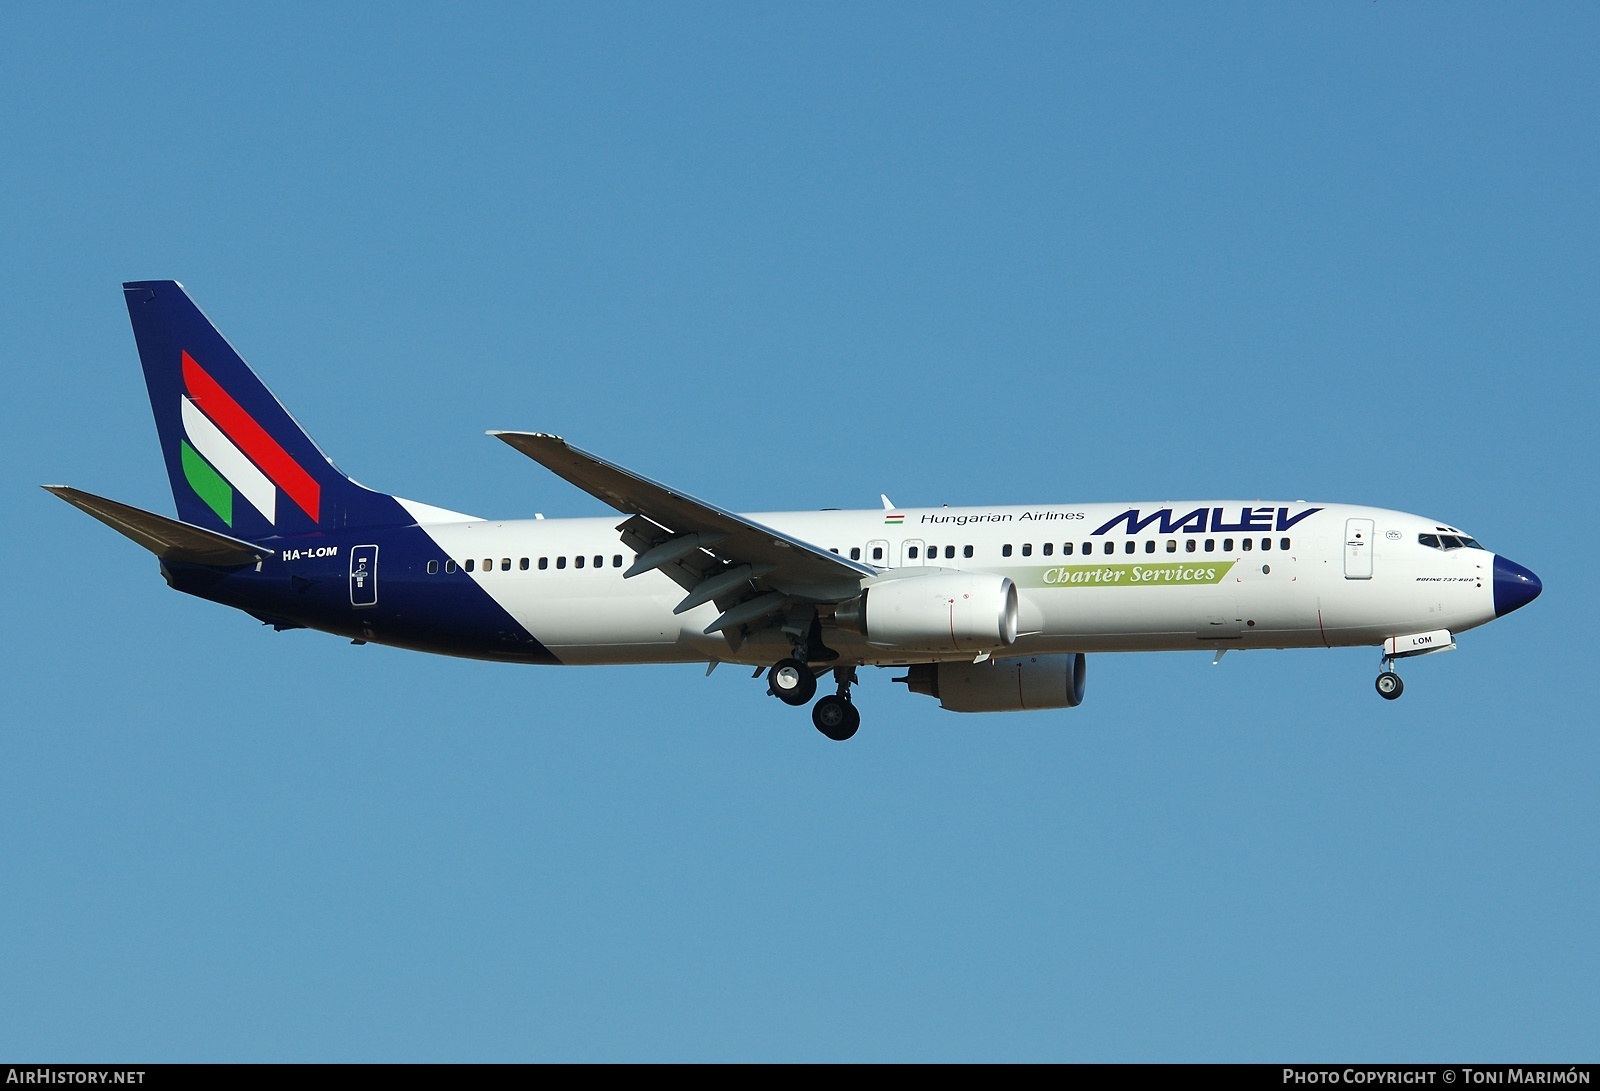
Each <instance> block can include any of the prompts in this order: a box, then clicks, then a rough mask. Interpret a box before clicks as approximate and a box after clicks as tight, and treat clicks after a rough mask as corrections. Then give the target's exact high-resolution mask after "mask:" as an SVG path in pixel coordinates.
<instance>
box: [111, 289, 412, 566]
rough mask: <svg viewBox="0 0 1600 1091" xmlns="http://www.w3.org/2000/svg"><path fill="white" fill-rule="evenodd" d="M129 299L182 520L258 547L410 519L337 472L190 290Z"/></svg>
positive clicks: (129, 292)
mask: <svg viewBox="0 0 1600 1091" xmlns="http://www.w3.org/2000/svg"><path fill="white" fill-rule="evenodd" d="M122 291H123V294H124V296H125V298H126V300H127V304H128V317H129V319H130V320H131V321H132V322H133V336H134V340H135V341H136V342H137V343H138V346H139V361H140V363H141V364H143V365H144V378H145V385H146V387H148V389H149V391H150V408H151V409H152V411H154V413H155V418H156V432H157V433H158V435H159V437H160V440H161V453H162V457H163V458H164V459H165V460H166V464H167V477H168V478H169V479H170V481H171V483H172V495H173V499H174V500H175V501H176V502H177V505H178V517H179V518H180V519H182V520H183V521H184V522H186V523H191V524H193V525H195V526H199V527H204V528H206V529H208V530H214V531H219V532H221V533H225V534H228V535H231V536H233V537H235V538H243V539H247V540H250V541H261V540H263V539H266V538H273V537H280V536H288V535H294V534H308V533H313V532H316V531H318V530H332V529H335V528H338V527H347V526H348V527H354V526H392V525H401V524H406V523H410V522H413V520H412V518H411V516H410V515H409V514H408V513H407V512H406V510H405V509H404V508H403V507H402V506H401V505H400V504H399V502H397V501H396V500H395V498H394V497H392V496H387V495H385V494H383V493H379V492H374V491H373V490H371V489H368V488H365V487H364V486H361V485H358V484H356V483H355V482H354V481H351V480H350V479H349V478H348V477H346V476H345V475H344V474H343V473H341V472H340V471H339V469H338V468H337V467H336V466H334V464H333V462H332V460H330V459H329V458H328V456H327V455H325V454H323V453H322V451H321V449H320V448H318V447H317V445H316V443H315V442H314V441H313V440H312V439H311V437H310V436H309V435H307V434H306V432H305V430H304V429H303V428H301V427H300V425H299V424H298V423H296V421H295V419H294V418H293V417H292V416H290V415H289V412H288V410H286V409H284V407H283V405H282V404H281V403H280V402H279V401H278V399H277V398H275V397H274V396H273V394H272V391H270V390H268V389H267V387H266V385H265V384H264V383H262V381H261V380H260V379H259V378H257V377H256V374H255V372H253V371H251V370H250V365H248V364H246V363H245V362H244V359H243V357H241V356H240V355H239V354H238V353H237V352H235V351H234V349H233V346H232V345H230V344H228V342H227V339H226V338H224V337H223V336H222V334H221V333H219V332H218V331H217V328H216V327H215V326H214V325H212V324H211V321H210V320H209V319H208V318H206V316H205V315H204V314H202V313H201V311H200V308H199V307H196V306H195V305H194V302H193V301H192V300H191V299H190V298H189V296H188V294H187V293H186V292H185V291H184V290H183V285H181V284H179V283H178V282H177V281H175V280H141V281H133V282H129V283H126V284H124V285H123V286H122Z"/></svg>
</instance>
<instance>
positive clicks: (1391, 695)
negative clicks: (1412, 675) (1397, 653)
mask: <svg viewBox="0 0 1600 1091" xmlns="http://www.w3.org/2000/svg"><path fill="white" fill-rule="evenodd" d="M1393 665H1394V660H1392V659H1390V658H1389V657H1388V656H1384V657H1383V662H1382V663H1381V664H1380V666H1382V667H1383V673H1382V674H1380V675H1378V680H1377V682H1375V683H1374V685H1376V686H1377V688H1378V696H1379V697H1382V698H1383V699H1384V700H1385V701H1393V700H1394V699H1395V698H1396V697H1399V696H1400V695H1401V694H1402V693H1404V692H1405V691H1406V684H1405V683H1404V682H1402V681H1400V676H1399V675H1398V674H1396V673H1395V672H1394V671H1393V670H1391V669H1390V668H1391V667H1392V666H1393Z"/></svg>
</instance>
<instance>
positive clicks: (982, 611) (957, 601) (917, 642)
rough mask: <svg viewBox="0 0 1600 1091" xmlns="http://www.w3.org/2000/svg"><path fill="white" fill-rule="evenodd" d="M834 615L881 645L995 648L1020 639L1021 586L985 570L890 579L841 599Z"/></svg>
mask: <svg viewBox="0 0 1600 1091" xmlns="http://www.w3.org/2000/svg"><path fill="white" fill-rule="evenodd" d="M835 618H836V619H837V621H838V623H839V624H841V625H844V626H846V627H848V628H852V629H855V630H856V631H857V632H859V633H862V634H863V635H865V636H866V638H867V640H868V642H869V643H872V644H877V645H880V646H883V647H889V648H899V649H904V650H906V651H928V652H989V651H997V650H999V649H1001V648H1009V647H1010V646H1011V645H1012V644H1014V643H1016V640H1017V585H1016V584H1014V583H1012V582H1011V581H1010V580H1008V579H1007V578H1006V577H1004V576H996V575H993V574H991V573H987V572H945V573H939V574H937V575H932V574H930V575H926V576H906V577H903V578H900V579H889V580H884V581H883V582H882V583H875V584H873V585H872V586H870V587H868V588H867V589H866V591H864V592H863V593H862V595H861V597H860V598H857V599H852V600H851V601H850V602H847V603H841V604H840V606H839V607H838V609H837V612H836V614H835Z"/></svg>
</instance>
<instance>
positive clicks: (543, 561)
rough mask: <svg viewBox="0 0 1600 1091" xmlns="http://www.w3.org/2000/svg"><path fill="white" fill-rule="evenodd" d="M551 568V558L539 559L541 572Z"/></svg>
mask: <svg viewBox="0 0 1600 1091" xmlns="http://www.w3.org/2000/svg"><path fill="white" fill-rule="evenodd" d="M549 567H550V558H549V557H540V558H539V571H540V572H543V571H544V570H545V569H547V568H549Z"/></svg>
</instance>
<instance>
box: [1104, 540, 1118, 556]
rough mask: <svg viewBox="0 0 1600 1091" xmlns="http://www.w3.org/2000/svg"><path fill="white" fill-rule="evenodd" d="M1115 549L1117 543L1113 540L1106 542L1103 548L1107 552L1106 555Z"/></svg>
mask: <svg viewBox="0 0 1600 1091" xmlns="http://www.w3.org/2000/svg"><path fill="white" fill-rule="evenodd" d="M1116 550H1117V544H1116V543H1115V542H1107V543H1106V548H1105V552H1106V553H1107V554H1108V555H1109V554H1112V553H1115V552H1116Z"/></svg>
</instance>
